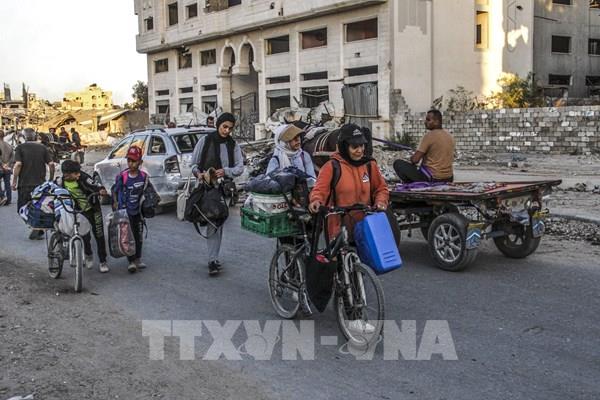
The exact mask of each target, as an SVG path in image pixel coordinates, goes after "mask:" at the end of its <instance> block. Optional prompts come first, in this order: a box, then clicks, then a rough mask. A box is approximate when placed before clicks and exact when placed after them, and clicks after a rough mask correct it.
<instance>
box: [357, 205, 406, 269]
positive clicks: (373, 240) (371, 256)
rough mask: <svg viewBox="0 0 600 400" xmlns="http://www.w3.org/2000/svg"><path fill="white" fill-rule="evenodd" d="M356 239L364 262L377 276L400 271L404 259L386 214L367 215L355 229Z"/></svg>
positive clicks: (359, 253)
mask: <svg viewBox="0 0 600 400" xmlns="http://www.w3.org/2000/svg"><path fill="white" fill-rule="evenodd" d="M354 239H355V240H356V245H357V248H358V255H359V256H360V259H361V260H362V262H364V263H365V264H367V265H368V266H369V267H371V268H372V269H373V270H374V271H375V273H376V274H377V275H381V274H385V273H387V272H390V271H393V270H395V269H398V268H400V267H401V266H402V259H401V258H400V253H399V252H398V247H397V246H396V243H395V241H394V234H393V233H392V228H391V227H390V223H389V221H388V219H387V216H386V215H385V213H376V214H370V215H367V216H366V217H365V218H364V219H363V220H362V221H360V222H359V223H357V224H356V226H355V228H354Z"/></svg>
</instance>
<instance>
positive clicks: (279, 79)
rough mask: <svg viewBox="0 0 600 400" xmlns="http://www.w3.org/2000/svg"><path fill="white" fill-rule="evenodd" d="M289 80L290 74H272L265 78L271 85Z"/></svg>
mask: <svg viewBox="0 0 600 400" xmlns="http://www.w3.org/2000/svg"><path fill="white" fill-rule="evenodd" d="M289 81H290V76H289V75H286V76H273V77H271V78H267V82H268V83H269V84H270V85H272V84H275V83H288V82H289Z"/></svg>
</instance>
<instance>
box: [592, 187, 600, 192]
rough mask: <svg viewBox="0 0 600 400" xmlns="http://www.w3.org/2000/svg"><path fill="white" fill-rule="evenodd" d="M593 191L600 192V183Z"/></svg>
mask: <svg viewBox="0 0 600 400" xmlns="http://www.w3.org/2000/svg"><path fill="white" fill-rule="evenodd" d="M592 193H594V194H600V185H595V186H594V189H593V190H592Z"/></svg>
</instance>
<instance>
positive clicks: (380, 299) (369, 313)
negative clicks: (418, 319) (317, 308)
mask: <svg viewBox="0 0 600 400" xmlns="http://www.w3.org/2000/svg"><path fill="white" fill-rule="evenodd" d="M353 258H354V257H348V262H349V263H353V265H352V267H353V268H352V269H351V270H350V271H351V273H350V290H351V292H352V300H353V302H352V304H350V302H349V301H348V295H347V293H346V290H345V289H344V288H343V287H340V286H339V285H338V286H337V287H336V298H335V307H336V316H337V321H338V326H339V328H340V330H341V331H342V333H343V335H344V336H345V337H346V340H348V343H349V345H351V346H354V347H358V348H366V347H369V346H371V345H374V344H377V343H378V341H379V337H380V335H381V331H382V330H383V321H384V318H385V317H384V308H385V304H384V295H383V287H382V286H381V283H380V282H379V278H377V275H375V272H373V270H372V269H371V268H369V267H368V266H367V265H365V264H363V263H361V262H356V261H352V259H353ZM357 258H358V257H357Z"/></svg>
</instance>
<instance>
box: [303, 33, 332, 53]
mask: <svg viewBox="0 0 600 400" xmlns="http://www.w3.org/2000/svg"><path fill="white" fill-rule="evenodd" d="M301 35H302V48H303V49H312V48H315V47H324V46H327V28H322V29H315V30H314V31H306V32H302V33H301Z"/></svg>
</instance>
